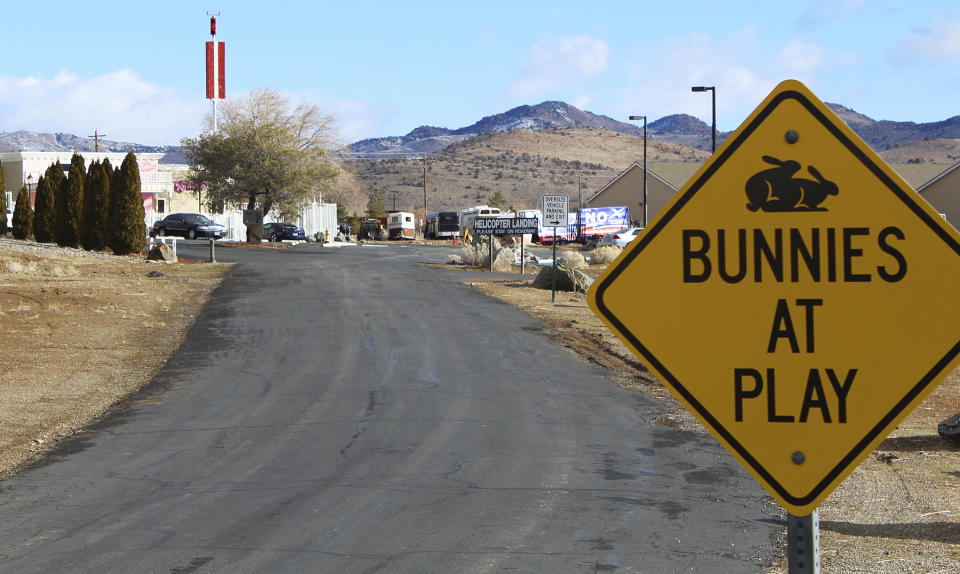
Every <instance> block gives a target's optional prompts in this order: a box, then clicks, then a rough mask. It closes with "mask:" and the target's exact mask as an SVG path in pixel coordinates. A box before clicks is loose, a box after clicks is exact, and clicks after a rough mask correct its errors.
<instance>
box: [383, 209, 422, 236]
mask: <svg viewBox="0 0 960 574" xmlns="http://www.w3.org/2000/svg"><path fill="white" fill-rule="evenodd" d="M416 236H417V226H416V223H415V222H414V216H413V214H412V213H408V212H406V211H395V212H393V213H390V214H388V215H387V238H388V239H415V238H416Z"/></svg>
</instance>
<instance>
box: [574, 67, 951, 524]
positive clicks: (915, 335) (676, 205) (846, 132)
mask: <svg viewBox="0 0 960 574" xmlns="http://www.w3.org/2000/svg"><path fill="white" fill-rule="evenodd" d="M957 285H960V234H958V233H957V231H956V230H955V229H954V228H953V227H952V226H951V225H950V224H948V223H947V222H946V221H945V220H944V219H943V218H942V217H940V215H939V214H938V213H937V212H936V211H935V210H934V209H933V208H932V207H931V206H930V205H929V204H928V203H927V202H926V201H925V200H923V199H922V198H921V197H920V196H919V195H917V193H916V192H915V191H914V190H913V189H911V188H910V186H909V185H908V184H907V183H906V182H904V181H903V179H902V178H901V177H900V176H899V175H897V173H896V172H895V171H893V170H892V169H891V168H890V167H889V166H888V165H887V164H886V163H885V162H884V161H883V160H882V159H880V157H879V156H877V154H876V153H874V152H873V150H871V149H870V147H869V146H867V145H866V144H865V143H864V142H863V141H862V140H861V139H860V138H859V137H858V136H857V135H856V134H854V132H853V131H852V130H851V129H850V128H849V127H847V126H846V124H844V123H843V122H842V121H841V120H840V119H839V118H837V117H836V116H835V115H834V114H833V112H832V111H831V110H830V109H829V108H827V106H826V105H824V104H823V102H821V101H820V100H819V99H817V98H816V96H814V95H813V94H812V93H811V92H810V91H809V90H808V89H807V88H806V86H804V85H803V84H801V83H800V82H797V81H792V80H789V81H786V82H783V83H782V84H780V85H779V86H778V87H777V88H776V89H775V90H774V92H773V93H771V94H770V95H769V96H768V97H767V99H766V100H765V101H764V102H763V103H762V104H761V105H760V107H758V108H757V109H756V110H755V111H754V112H753V113H752V114H751V115H750V117H749V118H747V120H746V121H745V122H744V123H743V125H741V126H740V127H739V128H738V129H737V130H736V131H735V132H734V133H733V134H732V135H731V136H730V137H729V138H728V139H727V141H726V142H725V143H724V145H723V146H722V147H721V148H720V149H719V150H717V152H716V153H715V154H714V155H713V156H712V157H711V159H710V160H709V161H708V162H707V163H706V164H705V165H704V166H702V167H701V168H700V170H699V171H698V172H697V173H696V174H695V175H694V176H693V177H692V178H690V180H689V181H688V182H687V184H686V185H685V186H684V188H683V189H681V190H680V191H679V192H678V193H677V194H676V195H675V196H674V198H673V199H672V200H671V202H670V203H669V204H668V205H667V206H666V207H664V209H663V210H661V212H660V213H659V214H658V215H657V217H656V218H655V219H654V220H653V221H651V222H650V224H649V225H648V226H647V228H646V229H645V230H644V231H643V232H642V233H641V234H640V235H639V236H638V238H637V239H636V240H635V241H634V242H633V243H631V244H630V246H628V247H627V248H626V249H625V250H624V252H623V253H622V254H621V255H620V257H619V258H618V259H617V260H616V261H614V262H613V263H611V264H610V266H609V267H608V268H607V270H606V271H605V272H604V273H603V275H601V276H600V277H599V278H598V279H597V281H596V282H595V283H594V284H593V286H592V287H591V289H590V291H589V292H588V302H589V304H590V307H591V309H593V311H594V312H595V313H596V314H597V315H598V316H599V317H600V318H601V319H603V321H604V322H605V323H606V324H607V325H608V326H609V327H610V328H611V329H612V330H613V331H614V332H615V333H616V334H617V335H618V336H619V337H620V338H621V339H622V340H623V341H624V342H625V343H626V344H627V345H628V346H629V347H630V348H631V349H632V350H633V352H634V353H635V354H636V355H637V356H638V357H639V358H640V359H641V361H643V363H644V364H645V365H647V366H649V367H650V368H651V369H652V370H653V371H655V372H656V373H657V375H658V376H659V378H660V380H661V381H662V382H663V383H664V385H666V386H667V388H669V389H670V391H671V392H672V393H673V394H674V395H675V396H676V397H677V398H678V399H679V400H680V401H681V402H682V403H683V404H684V405H685V406H686V407H687V409H688V410H690V411H691V412H692V413H693V414H694V415H695V416H696V417H697V418H698V419H699V420H700V422H701V423H703V425H704V426H705V427H706V428H707V429H708V430H709V431H710V432H711V433H712V434H713V436H714V437H716V439H717V440H719V441H720V442H721V443H722V444H723V445H724V446H725V447H726V448H727V449H728V450H729V451H730V452H731V453H732V454H733V456H734V457H736V458H737V460H739V461H740V463H741V464H743V465H744V467H746V468H747V470H749V471H750V473H751V474H753V476H754V477H755V478H756V479H757V480H758V481H759V482H760V483H761V484H762V485H763V486H764V487H765V488H766V489H767V491H768V492H769V493H770V494H771V495H772V496H773V497H774V498H775V499H776V500H777V501H778V502H779V503H780V504H781V505H782V506H783V507H784V508H785V509H786V510H787V511H788V512H789V513H790V514H792V515H795V516H806V515H809V514H810V513H811V512H812V511H813V510H814V509H816V507H817V506H818V505H819V504H820V503H821V502H822V501H823V500H824V499H825V498H826V497H827V496H829V495H830V493H831V492H832V491H833V490H834V489H835V488H836V487H837V486H838V485H839V484H840V483H841V482H843V480H844V479H845V478H846V477H847V476H848V475H849V474H850V473H851V472H852V471H853V470H854V469H855V468H856V467H857V466H858V465H859V464H860V462H861V461H862V460H863V459H864V458H866V457H867V456H868V455H869V454H870V453H871V452H872V451H873V450H874V449H875V448H876V447H877V445H879V443H880V442H881V441H882V440H883V439H884V438H885V437H886V436H887V434H889V433H890V431H892V430H893V429H894V428H896V426H897V424H898V423H899V422H900V421H901V420H903V418H904V417H906V416H907V415H908V414H909V413H910V412H911V411H912V410H913V409H914V408H915V407H916V406H917V405H918V404H919V403H920V402H921V401H922V400H923V399H924V398H925V397H926V396H927V395H928V394H929V393H930V392H931V391H932V390H933V389H934V387H936V386H937V385H938V384H939V383H940V382H941V381H942V380H943V379H944V378H945V377H946V376H947V375H948V374H949V373H950V372H951V371H952V370H953V369H954V368H956V366H957V364H958V363H960V332H958V329H957V325H960V305H957V304H956V286H957Z"/></svg>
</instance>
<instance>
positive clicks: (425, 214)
mask: <svg viewBox="0 0 960 574" xmlns="http://www.w3.org/2000/svg"><path fill="white" fill-rule="evenodd" d="M428 213H429V211H427V154H423V222H424V225H426V222H427V214H428Z"/></svg>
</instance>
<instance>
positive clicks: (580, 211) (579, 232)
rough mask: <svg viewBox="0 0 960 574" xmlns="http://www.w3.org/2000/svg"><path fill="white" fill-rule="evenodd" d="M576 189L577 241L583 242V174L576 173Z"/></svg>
mask: <svg viewBox="0 0 960 574" xmlns="http://www.w3.org/2000/svg"><path fill="white" fill-rule="evenodd" d="M577 189H578V193H579V198H578V200H577V239H578V240H580V241H581V242H582V241H583V221H581V220H580V218H581V217H583V172H581V171H577Z"/></svg>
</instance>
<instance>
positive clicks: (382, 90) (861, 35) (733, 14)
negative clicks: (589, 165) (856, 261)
mask: <svg viewBox="0 0 960 574" xmlns="http://www.w3.org/2000/svg"><path fill="white" fill-rule="evenodd" d="M208 11H214V12H216V11H219V12H220V16H219V18H218V34H217V39H218V40H220V41H223V42H226V46H227V55H226V57H227V64H226V67H227V96H228V98H229V97H238V96H242V95H243V94H244V92H246V91H249V90H252V89H256V88H271V89H276V90H279V91H281V92H283V93H284V94H286V95H287V96H288V97H289V98H290V99H291V101H293V102H298V101H301V100H306V101H308V102H311V103H315V104H317V105H319V106H320V107H321V108H322V109H323V110H324V111H326V112H329V113H332V114H334V115H336V116H337V118H338V122H337V126H338V128H339V130H340V132H341V138H342V140H343V141H345V142H351V141H355V140H357V139H361V138H366V137H378V136H392V135H403V134H405V133H407V132H409V131H410V130H412V129H414V128H415V127H417V126H420V125H424V124H426V125H435V126H443V127H448V128H458V127H463V126H466V125H469V124H471V123H473V122H475V121H477V120H479V119H480V118H481V117H483V116H486V115H490V114H495V113H499V112H503V111H506V110H508V109H510V108H512V107H515V106H518V105H523V104H537V103H539V102H542V101H545V100H563V101H566V102H568V103H570V104H573V105H575V106H577V107H580V108H581V109H586V110H589V111H592V112H594V113H598V114H604V115H608V116H611V117H613V118H615V119H619V120H626V118H627V116H629V115H647V116H648V117H649V118H650V120H651V121H653V120H655V119H658V118H660V117H662V116H665V115H669V114H673V113H689V114H692V115H694V116H697V117H699V118H700V119H702V120H704V121H706V122H708V123H709V121H710V94H709V93H706V94H702V93H692V92H691V91H690V86H693V85H700V84H703V85H712V86H716V94H717V125H718V128H719V129H720V130H723V131H728V130H732V129H734V128H736V127H737V126H738V125H739V124H740V122H742V121H743V120H744V119H745V118H746V116H747V115H748V114H749V113H750V111H751V110H753V108H754V107H756V106H757V105H758V104H759V103H760V101H761V100H762V99H763V98H764V97H765V96H766V95H767V94H768V93H769V92H770V91H771V90H772V89H773V88H774V87H775V86H776V84H777V83H779V82H780V81H782V80H784V79H787V78H795V79H798V80H801V81H803V82H804V83H806V84H807V86H808V87H810V88H811V89H812V90H813V92H814V93H815V94H817V95H818V96H819V97H820V98H821V99H822V100H825V101H828V102H836V103H840V104H843V105H846V106H848V107H850V108H853V109H854V110H856V111H858V112H860V113H863V114H866V115H868V116H870V117H872V118H874V119H878V120H879V119H886V120H898V121H915V122H931V121H939V120H944V119H947V118H949V117H952V116H955V115H958V114H960V2H956V0H952V1H939V0H932V1H925V0H917V1H916V2H909V3H907V2H902V1H885V0H883V1H880V0H877V1H873V0H838V1H815V2H791V3H781V2H751V1H739V2H738V1H735V0H734V1H726V2H696V1H683V0H676V1H673V2H638V1H636V0H634V1H632V2H606V1H602V0H601V1H597V2H583V1H582V0H581V1H578V2H568V1H565V0H552V1H550V2H516V1H514V2H502V1H499V0H488V1H486V2H477V3H460V2H417V1H415V0H414V1H410V2H390V3H386V2H367V1H363V0H356V1H354V2H344V3H337V4H333V3H303V2H287V1H285V0H275V1H272V2H248V1H240V2H235V1H232V2H222V3H221V5H219V6H218V5H215V4H199V3H196V2H185V1H176V0H174V1H169V2H165V3H137V2H113V1H106V2H100V3H93V4H76V3H73V2H59V1H53V2H46V3H36V2H30V3H13V4H11V5H9V6H5V7H4V14H3V21H4V34H3V42H4V44H5V46H6V47H7V50H6V52H7V58H4V65H3V67H2V69H0V131H16V130H20V129H24V130H31V131H44V132H67V133H73V134H77V135H90V134H93V132H94V130H95V129H96V130H99V131H100V132H101V133H106V134H107V138H108V139H116V140H121V141H135V142H138V143H145V144H175V143H178V142H179V140H180V138H182V137H185V136H195V135H196V134H198V133H199V132H200V130H201V129H202V126H203V117H204V115H205V114H207V113H208V112H209V110H210V104H209V102H208V101H207V100H205V99H204V60H203V43H204V42H205V41H206V40H208V39H209V30H208V17H207V16H206V15H205V14H206V12H208Z"/></svg>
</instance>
